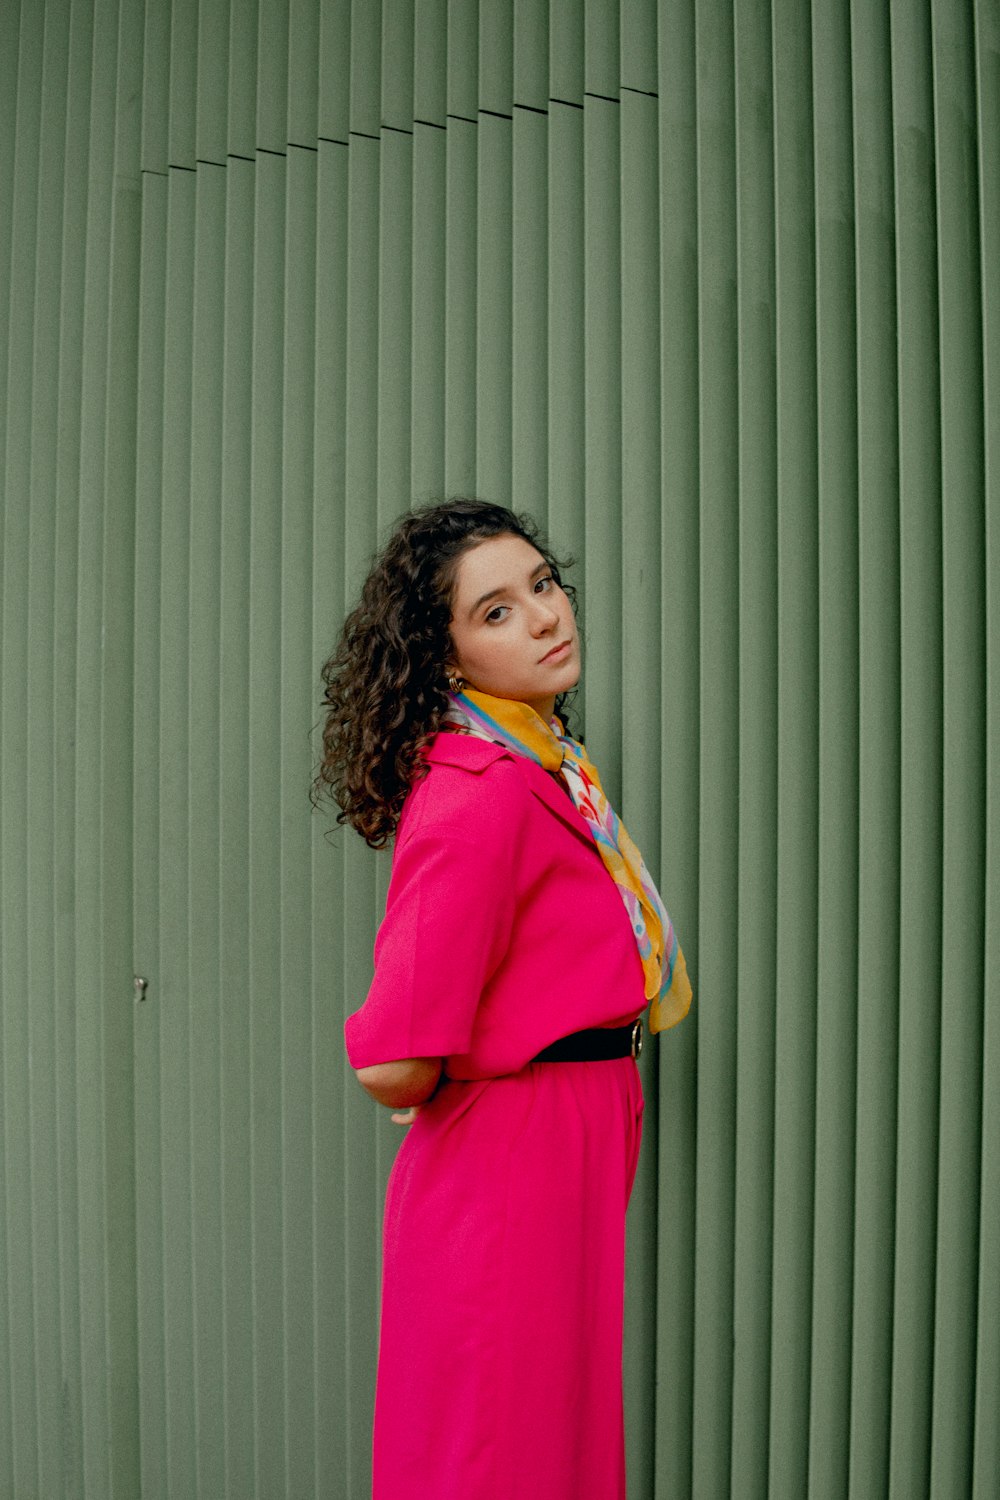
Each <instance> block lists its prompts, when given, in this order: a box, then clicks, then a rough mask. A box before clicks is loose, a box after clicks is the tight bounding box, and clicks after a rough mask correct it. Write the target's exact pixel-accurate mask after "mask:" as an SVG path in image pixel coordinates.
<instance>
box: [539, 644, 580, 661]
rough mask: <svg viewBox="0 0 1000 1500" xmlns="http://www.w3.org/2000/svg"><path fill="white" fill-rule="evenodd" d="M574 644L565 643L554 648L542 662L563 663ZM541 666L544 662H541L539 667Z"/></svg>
mask: <svg viewBox="0 0 1000 1500" xmlns="http://www.w3.org/2000/svg"><path fill="white" fill-rule="evenodd" d="M572 644H573V643H572V641H563V642H562V644H561V645H559V646H553V648H552V650H551V651H549V652H548V653H547V654H546V655H545V656H543V657H542V661H562V659H563V657H564V656H565V655H566V653H567V651H568V650H569V649H570V646H571V645H572ZM541 664H542V662H539V664H538V665H539V666H541Z"/></svg>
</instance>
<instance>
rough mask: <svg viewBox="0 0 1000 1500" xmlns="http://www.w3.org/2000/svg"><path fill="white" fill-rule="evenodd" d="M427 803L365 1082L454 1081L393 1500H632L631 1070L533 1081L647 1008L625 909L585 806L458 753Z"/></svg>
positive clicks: (416, 1228) (571, 1071)
mask: <svg viewBox="0 0 1000 1500" xmlns="http://www.w3.org/2000/svg"><path fill="white" fill-rule="evenodd" d="M426 755H427V759H428V761H429V762H430V765H431V770H430V772H429V774H428V775H427V777H426V778H425V779H424V780H423V781H421V782H419V783H418V784H417V785H416V787H415V788H414V790H413V792H412V793H411V794H410V796H409V797H408V798H407V801H406V804H405V806H404V811H403V818H402V820H401V823H400V828H399V831H398V834H397V839H396V845H395V849H394V853H393V867H392V877H391V881H390V885H389V893H388V901H387V907H386V916H385V920H384V921H383V923H382V925H381V927H380V928H379V932H378V937H377V939H376V944H375V979H374V981H373V983H372V986H371V989H370V990H369V993H368V997H367V999H366V1001H365V1003H364V1005H363V1006H362V1007H361V1008H360V1010H358V1011H356V1012H355V1013H354V1014H353V1015H352V1016H349V1017H348V1020H347V1023H346V1027H345V1038H346V1043H347V1052H348V1056H349V1058H350V1061H351V1064H352V1065H353V1066H354V1067H364V1066H366V1065H368V1064H370V1063H375V1062H388V1061H391V1060H393V1059H396V1058H403V1057H434V1056H440V1057H443V1058H444V1059H445V1073H446V1078H445V1081H444V1083H443V1084H442V1086H441V1088H440V1089H439V1091H438V1092H437V1093H436V1094H435V1096H434V1098H433V1099H432V1100H431V1101H430V1102H429V1103H428V1104H426V1105H424V1107H423V1108H422V1110H421V1112H420V1114H419V1115H418V1117H417V1119H416V1121H415V1123H414V1124H413V1125H412V1126H410V1127H408V1128H407V1130H406V1135H405V1138H404V1139H403V1141H402V1143H401V1145H400V1149H399V1152H398V1155H397V1157H396V1160H395V1162H394V1163H393V1167H392V1171H391V1173H390V1177H389V1184H388V1191H387V1194H386V1204H385V1219H384V1228H383V1252H384V1253H383V1280H382V1306H381V1322H380V1334H379V1362H378V1377H377V1384H376V1393H375V1424H374V1433H373V1449H372V1461H373V1496H374V1500H452V1497H454V1500H534V1497H538V1500H571V1497H572V1500H624V1496H625V1446H624V1421H623V1409H622V1312H623V1297H624V1270H625V1209H626V1206H627V1204H628V1200H629V1196H630V1193H631V1190H632V1183H633V1180H634V1177H635V1170H636V1164H637V1161H638V1154H639V1144H640V1139H641V1134H642V1112H643V1099H642V1087H641V1084H640V1080H639V1072H638V1069H637V1067H636V1064H635V1062H634V1061H633V1060H632V1058H630V1057H625V1058H619V1059H615V1060H614V1061H609V1062H572V1063H564V1062H561V1063H534V1062H532V1061H531V1058H532V1057H533V1056H534V1055H535V1053H537V1052H538V1051H540V1050H541V1048H543V1047H545V1046H546V1045H547V1044H548V1043H549V1042H551V1041H554V1040H555V1039H556V1038H557V1037H560V1036H564V1035H566V1034H567V1033H568V1032H571V1031H576V1030H579V1029H581V1028H583V1027H588V1026H621V1025H625V1024H626V1023H627V1022H630V1021H632V1020H634V1019H635V1017H636V1016H637V1015H640V1014H641V1013H642V1011H643V1010H644V1008H645V1004H646V1001H645V996H644V992H643V973H642V965H641V963H640V960H639V954H638V950H637V948H636V944H635V939H634V937H633V935H632V930H631V924H630V922H629V918H628V914H627V912H626V910H625V907H624V904H623V902H622V900H621V897H620V896H619V894H618V891H617V888H616V887H615V885H614V882H613V881H612V879H611V877H610V875H609V874H608V873H607V871H606V869H605V868H604V864H603V861H602V860H601V857H600V855H599V853H598V851H597V848H596V846H595V845H594V843H593V840H592V839H591V837H590V835H589V833H588V831H587V827H586V824H585V823H584V822H583V820H582V819H581V818H580V816H579V814H578V813H577V811H576V808H575V807H574V806H573V803H572V801H571V799H570V798H569V796H568V795H567V793H566V791H565V790H564V789H563V788H562V787H561V785H560V784H559V783H558V781H557V780H556V779H555V778H554V777H552V776H550V775H549V774H548V773H547V772H545V771H544V770H543V769H542V768H541V767H540V766H538V765H536V764H535V763H533V762H531V761H528V760H527V759H526V758H525V757H523V756H518V755H513V754H511V753H510V752H508V751H507V750H505V749H504V748H503V747H501V746H499V745H493V744H490V743H487V742H485V741H483V740H479V739H475V738H472V737H468V736H463V735H459V734H455V733H453V732H447V731H445V732H442V733H440V734H438V736H437V737H436V739H435V740H434V742H433V744H432V745H431V746H430V747H429V749H428V750H427V752H426Z"/></svg>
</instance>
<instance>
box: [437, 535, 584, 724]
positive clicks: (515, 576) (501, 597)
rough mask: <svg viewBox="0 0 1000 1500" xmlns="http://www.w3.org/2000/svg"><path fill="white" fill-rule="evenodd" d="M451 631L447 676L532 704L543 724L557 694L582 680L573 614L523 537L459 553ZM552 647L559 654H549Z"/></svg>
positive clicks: (504, 538) (501, 538) (486, 543)
mask: <svg viewBox="0 0 1000 1500" xmlns="http://www.w3.org/2000/svg"><path fill="white" fill-rule="evenodd" d="M449 629H450V631H451V640H452V652H451V657H450V659H449V663H448V671H449V673H451V674H452V675H454V674H456V673H457V674H458V675H459V676H461V677H463V678H464V679H465V681H466V682H467V683H468V684H469V686H470V687H473V688H478V689H479V691H480V692H482V693H492V694H493V696H494V697H496V698H516V699H519V700H520V701H521V702H522V703H530V704H531V706H532V708H533V709H534V710H535V712H536V713H538V714H540V715H541V717H542V718H543V719H544V720H545V722H546V723H548V721H549V719H550V718H551V717H552V713H553V709H554V707H555V700H556V696H557V694H559V693H564V692H566V691H567V690H568V689H569V688H571V687H573V686H574V685H575V684H576V683H577V682H578V681H579V677H580V641H579V637H578V635H577V630H576V617H575V616H574V614H573V607H572V605H571V604H570V601H569V598H568V597H567V595H566V594H564V593H563V591H562V589H561V588H560V587H559V585H558V583H556V581H555V578H554V577H553V576H552V569H551V568H550V567H549V565H548V563H547V562H546V561H545V559H544V557H542V555H541V553H540V552H539V551H538V550H537V548H535V547H533V546H532V545H531V543H530V542H526V541H525V540H524V538H523V537H520V536H513V535H504V536H494V537H489V538H487V540H485V541H482V542H477V543H476V544H475V545H474V546H472V547H470V548H469V550H468V551H467V552H463V553H462V555H461V556H460V557H459V559H458V563H457V566H456V572H455V586H454V591H453V596H452V612H451V621H450V625H449ZM567 642H568V645H565V646H564V643H567ZM554 647H564V649H562V650H559V651H557V652H556V653H555V654H554V655H551V654H550V653H551V652H552V651H553V648H554Z"/></svg>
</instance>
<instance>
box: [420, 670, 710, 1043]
mask: <svg viewBox="0 0 1000 1500" xmlns="http://www.w3.org/2000/svg"><path fill="white" fill-rule="evenodd" d="M448 697H449V699H450V706H449V708H448V709H447V711H446V713H445V715H444V717H445V720H446V722H448V723H450V724H455V725H458V726H460V727H461V728H463V729H465V730H466V731H467V732H468V733H470V734H474V735H477V736H478V737H479V738H480V739H484V740H493V741H494V742H495V743H497V744H500V745H503V746H505V747H506V748H507V749H508V750H511V751H513V752H514V753H515V754H517V755H524V756H527V757H528V759H529V760H533V761H536V762H537V763H538V764H539V765H540V766H542V767H543V768H544V769H545V770H546V771H556V772H560V773H561V774H562V777H563V781H564V783H565V784H566V786H567V787H568V789H569V792H570V795H571V796H572V798H573V802H574V804H575V805H576V808H577V811H578V812H579V813H580V815H581V817H582V818H583V820H584V822H585V823H586V825H587V828H588V830H589V832H590V834H591V837H592V838H593V840H594V843H595V844H596V845H597V848H598V850H599V851H600V855H601V858H602V859H603V861H604V864H605V867H606V869H607V871H608V873H609V874H610V876H611V878H612V879H613V880H614V882H615V884H616V886H617V887H618V892H619V895H620V896H621V898H622V900H623V902H624V903H625V909H626V911H627V912H628V915H629V920H630V921H631V923H632V931H633V933H634V934H635V941H636V945H637V946H638V949H639V957H640V958H641V959H642V968H643V973H644V974H645V977H646V987H645V993H646V999H647V1000H650V1001H652V1004H651V1005H650V1008H649V1029H650V1031H665V1030H666V1029H667V1027H668V1026H676V1024H677V1022H678V1021H682V1020H683V1019H684V1017H685V1016H686V1015H687V1012H688V1007H689V1006H690V1004H691V983H690V981H689V979H688V973H687V965H686V963H685V962H684V955H683V953H682V952H681V948H680V944H679V943H678V941H677V935H676V933H675V932H674V928H673V923H672V922H671V920H670V918H669V916H668V915H667V909H666V907H665V906H664V904H663V901H662V900H661V898H660V893H659V891H658V890H657V889H656V886H655V885H654V884H653V880H652V878H651V876H650V874H649V871H648V870H647V869H646V865H645V863H644V861H643V858H642V855H641V854H640V852H639V850H638V849H637V848H636V845H635V844H634V843H633V841H632V839H631V838H630V837H629V835H628V833H627V832H626V829H625V825H624V824H623V823H622V821H621V819H620V818H619V817H618V814H617V813H616V812H615V810H614V808H613V807H612V806H611V803H610V802H609V801H608V799H607V797H606V796H605V795H604V789H603V787H602V786H601V779H600V777H599V776H598V774H597V768H596V766H594V765H593V764H592V762H591V761H590V760H589V759H588V758H587V751H586V749H585V747H584V746H583V744H582V743H581V742H580V741H579V740H574V739H573V738H571V736H570V735H568V734H567V733H566V730H565V726H564V725H563V723H562V721H561V720H560V719H559V717H558V715H556V714H553V716H552V718H551V719H550V720H549V722H548V724H546V723H545V720H544V719H543V718H542V717H541V715H540V714H538V713H536V712H535V710H534V709H533V708H532V707H531V705H530V704H528V703H521V702H519V701H518V700H516V699H513V698H495V697H493V696H492V694H490V693H481V692H479V691H478V690H477V689H475V688H465V689H464V690H463V691H462V692H460V693H449V694H448Z"/></svg>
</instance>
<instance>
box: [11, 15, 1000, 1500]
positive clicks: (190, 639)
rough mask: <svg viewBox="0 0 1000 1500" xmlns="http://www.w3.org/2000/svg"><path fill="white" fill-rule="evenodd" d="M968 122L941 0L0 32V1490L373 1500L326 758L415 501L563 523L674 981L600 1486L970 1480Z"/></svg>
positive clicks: (987, 626)
mask: <svg viewBox="0 0 1000 1500" xmlns="http://www.w3.org/2000/svg"><path fill="white" fill-rule="evenodd" d="M998 153H1000V13H998V11H997V8H996V6H995V5H991V4H986V3H982V0H959V3H951V0H920V3H918V4H913V5H905V6H902V5H895V6H890V7H888V8H886V7H885V6H881V5H878V4H877V3H873V0H857V3H853V4H850V5H848V4H846V3H844V0H816V3H815V4H813V5H812V6H811V7H803V6H801V5H798V4H795V3H790V0H779V3H778V4H777V5H776V6H775V7H772V9H771V10H770V11H768V10H767V9H762V8H761V7H760V6H758V5H756V4H754V3H752V0H736V3H735V4H733V5H725V4H723V3H722V0H660V3H658V4H654V3H653V0H621V3H620V4H618V5H615V4H605V3H602V0H503V3H498V4H490V5H486V4H479V3H478V0H469V3H466V0H380V3H368V0H322V3H319V0H295V3H294V4H292V5H290V6H289V5H285V4H283V3H279V0H266V3H263V4H260V5H257V4H254V5H250V4H247V3H244V0H232V3H231V4H230V5H228V6H225V5H222V6H214V5H208V4H206V3H199V0H184V3H174V4H168V3H166V0H152V3H149V4H147V5H145V6H144V7H135V6H130V5H125V4H122V5H119V4H118V3H117V0H83V3H80V4H75V3H74V4H72V5H71V4H69V3H68V0H59V3H55V4H52V5H49V4H46V5H45V6H44V7H43V6H41V5H37V4H29V3H27V0H23V3H22V4H21V5H20V6H18V5H10V6H6V7H3V8H2V14H0V351H2V358H0V484H2V496H0V499H2V532H0V535H2V546H3V556H2V569H0V589H2V594H0V621H2V652H3V675H2V687H0V772H2V775H0V898H2V899H0V913H2V915H0V921H2V930H0V983H2V989H0V1081H2V1098H0V1273H2V1274H0V1349H2V1350H3V1358H2V1360H0V1496H2V1497H4V1500H6V1497H7V1496H10V1497H11V1500H309V1497H313V1496H315V1497H317V1500H318V1497H320V1496H336V1497H341V1496H343V1497H344V1500H354V1497H355V1496H362V1495H364V1494H365V1493H367V1492H368V1489H369V1467H370V1442H371V1417H372V1399H373V1394H374V1383H375V1372H376V1358H377V1339H378V1288H379V1277H380V1274H381V1241H380V1229H381V1212H382V1202H383V1196H384V1191H385V1184H386V1180H387V1178H388V1174H389V1171H390V1169H391V1166H392V1162H393V1159H394V1157H395V1153H396V1151H397V1149H398V1146H399V1142H400V1140H401V1132H400V1131H399V1129H398V1127H396V1126H393V1125H392V1124H391V1122H389V1120H388V1117H387V1112H386V1111H379V1110H376V1109H375V1108H374V1107H373V1106H372V1105H371V1103H370V1101H369V1100H368V1099H367V1098H366V1096H365V1095H364V1094H363V1092H362V1091H361V1090H360V1089H359V1088H358V1086H357V1084H356V1082H355V1080H354V1078H353V1075H352V1073H351V1070H350V1067H349V1065H348V1063H347V1060H346V1057H345V1055H344V1051H343V1032H342V1026H343V1019H344V1016H345V1014H346V1013H347V1012H348V1011H350V1010H353V1009H354V1008H355V1007H356V1006H357V1005H358V1004H359V1003H360V1002H361V1000H362V999H363V997H364V994H365V991H366V989H367V986H368V983H369V981H370V975H371V952H372V943H373V940H374V936H375V932H376V929H377V924H378V921H379V918H380V915H381V912H382V910H383V906H384V900H385V893H386V887H387V882H388V873H389V862H390V856H389V854H388V852H382V853H379V854H375V853H373V852H372V851H370V850H368V849H366V848H364V847H363V846H362V843H361V841H360V840H359V839H358V838H357V837H356V836H354V835H353V834H350V833H348V832H344V831H343V830H341V831H339V832H338V833H337V834H336V835H335V836H333V837H331V838H329V839H327V838H325V837H324V836H323V835H324V828H323V823H322V820H321V819H319V818H315V817H313V816H312V814H311V812H310V808H309V804H308V800H307V795H306V793H307V788H308V783H309V779H310V776H311V773H312V768H313V763H314V759H315V755H316V751H317V741H316V738H315V735H314V734H312V733H311V732H312V731H313V729H314V726H315V724H316V721H317V719H318V717H319V706H318V704H319V679H318V670H319V665H320V663H321V662H322V660H323V659H324V658H325V656H326V655H327V654H328V652H329V650H330V647H331V646H332V644H333V641H334V639H335V637H336V633H337V630H338V628H339V624H340V621H341V620H342V618H343V615H344V612H345V610H346V609H347V608H348V607H349V605H350V604H351V603H352V602H353V600H354V598H355V596H356V592H357V589H358V586H359V583H360V581H361V579H362V578H363V576H364V573H365V571H366V569H367V566H368V562H369V559H370V557H371V554H372V552H373V551H374V549H375V548H376V547H377V545H378V544H379V541H380V540H381V538H382V537H383V536H384V534H385V532H386V530H387V528H388V527H389V526H390V524H391V523H392V521H393V520H394V519H395V517H396V516H398V515H399V514H400V513H401V512H402V511H405V509H406V508H407V506H409V505H410V504H412V503H414V502H419V501H424V500H428V499H431V498H434V497H440V496H441V495H444V494H449V493H451V494H456V493H480V494H482V495H483V496H485V497H487V498H492V499H499V500H504V501H509V502H510V503H511V504H513V505H514V506H515V507H516V508H524V509H528V510H530V511H531V512H533V513H534V514H535V515H536V516H537V518H538V520H539V521H541V522H542V523H543V524H545V525H547V527H548V529H549V532H550V536H551V539H552V541H553V544H554V546H555V547H556V550H557V551H559V552H561V553H571V554H572V555H573V556H574V557H575V558H576V567H575V569H574V571H573V573H572V574H571V575H570V576H571V577H572V579H573V580H574V581H575V582H576V583H577V584H578V585H579V586H580V592H581V603H582V607H583V614H582V623H583V627H584V633H585V634H584V639H585V653H584V655H585V665H586V672H585V679H584V681H583V683H582V686H581V692H580V694H579V696H578V704H577V706H578V713H579V712H581V711H582V716H583V719H584V724H585V729H586V739H587V743H588V748H589V749H590V751H591V753H592V754H593V756H594V758H595V760H596V762H597V764H598V765H600V767H601V770H602V777H603V780H604V783H605V785H606V786H607V788H608V791H609V794H610V795H611V796H612V798H613V799H614V801H615V802H616V804H617V805H619V806H620V808H621V809H622V812H623V817H624V819H625V821H626V823H627V825H628V826H629V828H630V829H631V830H632V831H633V833H634V834H635V836H636V838H637V841H638V842H639V844H640V846H641V847H642V848H643V850H644V852H645V854H646V857H647V859H648V861H649V863H650V865H651V868H652V869H653V870H654V873H655V874H656V875H657V877H658V879H659V883H660V886H661V889H662V891H663V893H664V897H665V899H666V901H667V904H668V906H669V909H670V911H671V915H672V916H673V918H674V920H675V922H676V925H677V929H678V932H679V934H680V936H681V940H682V942H683V946H684V950H685V954H686V956H687V960H688V965H689V968H690V971H691V975H692V980H693V984H694V991H695V1004H694V1009H693V1011H692V1013H691V1016H690V1017H689V1018H688V1019H687V1021H686V1022H685V1023H684V1025H683V1026H681V1027H680V1028H679V1029H678V1030H677V1031H676V1032H670V1033H667V1034H665V1035H664V1036H662V1037H661V1038H660V1039H659V1041H658V1042H654V1043H653V1044H652V1045H650V1047H649V1048H648V1050H647V1052H646V1053H645V1054H644V1056H643V1060H642V1076H643V1083H644V1088H645V1094H646V1113H645V1123H644V1148H643V1154H642V1159H641V1161H640V1167H639V1173H638V1177H637V1181H636V1188H635V1194H634V1197H633V1201H632V1205H631V1208H630V1210H629V1216H628V1240H627V1266H626V1286H625V1320H626V1321H625V1327H626V1341H625V1363H624V1383H625V1406H626V1433H627V1457H628V1470H629V1492H630V1495H631V1496H632V1497H633V1500H646V1497H656V1500H668V1497H669V1500H684V1497H701V1500H717V1497H720V1496H732V1497H734V1500H757V1497H760V1500H765V1497H766V1500H802V1497H803V1496H809V1497H810V1500H842V1497H844V1500H877V1497H882V1496H885V1497H888V1500H915V1497H928V1500H964V1497H970V1500H995V1496H996V1494H997V1473H998V1468H1000V1425H998V1423H997V1421H996V1413H997V1410H998V1409H1000V1343H998V1340H997V1338H996V1327H997V1323H998V1319H1000V1300H998V1299H1000V1291H998V1288H1000V1229H998V1225H1000V1168H998V1165H997V1163H998V1161H1000V1042H998V1027H1000V1022H998V1016H1000V1008H998V1007H1000V993H998V989H997V980H996V974H997V972H998V969H1000V964H998V956H1000V949H998V931H1000V928H998V919H997V912H998V911H1000V903H998V899H997V896H998V888H997V887H998V879H1000V876H998V871H1000V844H998V835H997V831H998V828H1000V803H998V792H997V787H998V784H1000V779H998V769H997V742H998V741H997V733H996V712H997V710H996V704H997V702H998V697H997V684H996V677H997V662H998V660H1000V633H998V621H1000V612H998V598H1000V595H998V583H997V580H998V579H1000V569H998V567H997V559H998V556H1000V548H998V542H997V538H998V535H1000V510H998V488H997V474H998V472H1000V448H998V443H1000V427H998V424H997V422H996V419H995V407H996V395H997V390H998V388H1000V379H998V372H1000V316H998V310H1000V285H998V275H1000V270H998V268H1000V188H998V183H997V177H996V172H995V163H996V160H997V157H998ZM136 978H138V979H141V980H143V981H145V987H143V986H140V987H139V988H136V985H135V979H136ZM415 1378H419V1371H418V1370H417V1371H416V1376H415ZM404 1500H405V1497H404Z"/></svg>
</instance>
